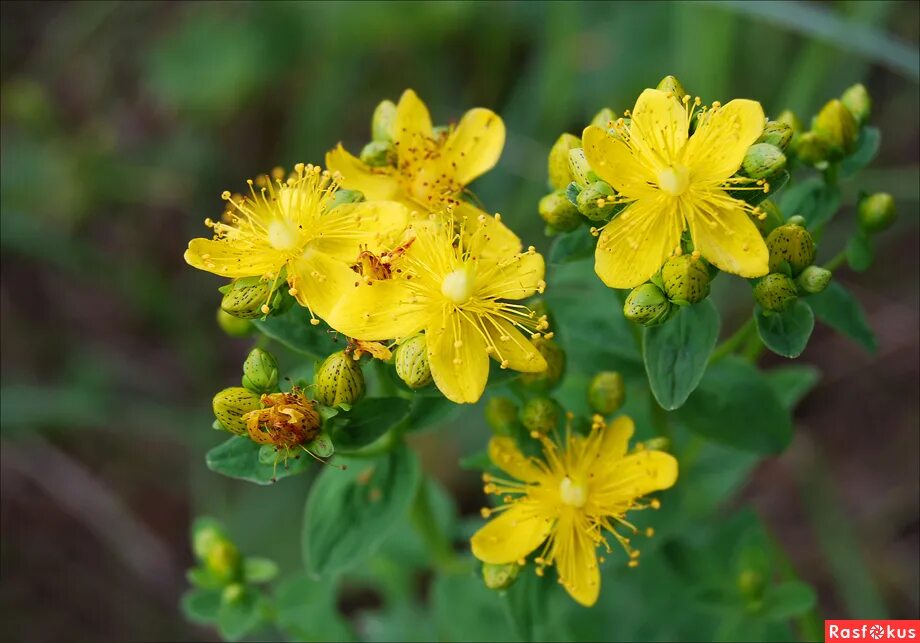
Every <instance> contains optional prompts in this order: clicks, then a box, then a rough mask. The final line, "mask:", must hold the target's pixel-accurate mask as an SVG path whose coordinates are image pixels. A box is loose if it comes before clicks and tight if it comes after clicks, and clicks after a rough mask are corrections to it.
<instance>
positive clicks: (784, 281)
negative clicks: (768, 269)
mask: <svg viewBox="0 0 920 643" xmlns="http://www.w3.org/2000/svg"><path fill="white" fill-rule="evenodd" d="M798 296H799V295H798V291H797V290H796V287H795V282H794V281H792V278H791V277H789V276H788V275H785V274H783V273H781V272H774V273H770V274H769V275H767V276H766V277H764V278H763V279H761V280H760V281H758V282H757V285H755V286H754V299H755V300H757V303H758V304H760V307H761V308H763V309H764V310H766V311H768V312H771V313H781V312H783V311H784V310H787V309H788V308H789V307H790V306H791V305H792V304H794V303H795V300H796V299H797V298H798Z"/></svg>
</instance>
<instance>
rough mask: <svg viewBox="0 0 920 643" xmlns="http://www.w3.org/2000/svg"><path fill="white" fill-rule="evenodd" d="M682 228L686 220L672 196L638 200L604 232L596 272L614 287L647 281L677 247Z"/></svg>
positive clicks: (597, 256) (599, 243) (595, 261)
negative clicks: (683, 218)
mask: <svg viewBox="0 0 920 643" xmlns="http://www.w3.org/2000/svg"><path fill="white" fill-rule="evenodd" d="M682 230H683V220H682V217H681V216H680V213H679V212H678V209H677V205H676V202H675V200H673V199H672V198H671V197H665V196H653V197H649V198H645V199H641V200H639V201H634V202H633V203H632V204H630V205H629V207H628V208H627V209H626V210H624V211H623V212H622V213H620V215H619V216H617V217H616V218H615V219H613V220H612V221H611V222H610V223H609V224H607V226H606V227H605V228H604V231H603V232H602V233H601V236H600V239H599V240H598V243H597V249H596V250H595V252H594V271H595V272H596V273H597V276H598V277H600V278H601V280H602V281H603V282H604V283H605V284H607V285H608V286H610V287H611V288H634V287H635V286H638V285H640V284H643V283H645V282H646V281H648V279H649V277H651V276H652V275H654V274H655V273H656V272H658V269H659V268H661V265H662V264H663V263H664V261H665V259H667V257H668V255H669V254H670V253H671V251H672V250H674V248H675V247H677V244H678V242H679V241H680V234H681V232H682Z"/></svg>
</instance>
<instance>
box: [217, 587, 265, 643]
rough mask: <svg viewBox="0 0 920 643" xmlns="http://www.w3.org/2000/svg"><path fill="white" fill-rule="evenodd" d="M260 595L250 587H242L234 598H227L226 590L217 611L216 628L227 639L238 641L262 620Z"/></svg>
mask: <svg viewBox="0 0 920 643" xmlns="http://www.w3.org/2000/svg"><path fill="white" fill-rule="evenodd" d="M261 602H262V597H261V596H260V595H259V593H258V592H256V591H255V590H253V589H252V588H249V587H247V588H244V589H243V591H242V593H241V594H240V595H239V596H238V597H236V598H235V599H234V600H227V598H226V592H224V597H223V598H222V600H221V603H220V608H219V609H218V611H217V630H218V631H219V632H220V635H221V637H222V638H224V639H225V640H227V641H239V640H240V639H241V638H243V637H244V636H246V634H247V633H248V632H250V631H252V630H253V629H254V628H255V627H256V626H257V625H259V622H260V621H261V620H262V615H261V610H260V607H261Z"/></svg>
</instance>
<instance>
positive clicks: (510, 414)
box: [486, 395, 518, 436]
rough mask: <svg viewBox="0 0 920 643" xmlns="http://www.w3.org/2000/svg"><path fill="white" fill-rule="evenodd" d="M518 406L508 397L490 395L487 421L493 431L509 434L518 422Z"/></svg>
mask: <svg viewBox="0 0 920 643" xmlns="http://www.w3.org/2000/svg"><path fill="white" fill-rule="evenodd" d="M517 418H518V407H517V405H516V404H515V403H514V402H512V401H511V400H510V399H508V398H507V397H501V396H500V395H498V396H495V397H490V398H489V401H488V402H486V422H487V423H488V425H489V428H490V429H492V433H494V434H495V435H499V436H509V435H511V433H512V432H513V430H514V427H515V425H516V424H517Z"/></svg>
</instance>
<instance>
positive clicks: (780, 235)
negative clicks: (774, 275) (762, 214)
mask: <svg viewBox="0 0 920 643" xmlns="http://www.w3.org/2000/svg"><path fill="white" fill-rule="evenodd" d="M767 249H768V250H769V251H770V272H777V271H778V270H780V269H781V267H782V265H783V262H784V261H788V262H789V267H790V268H791V269H792V275H793V276H795V275H798V274H799V273H800V272H802V271H803V270H805V268H807V267H808V266H810V265H811V264H813V263H814V261H815V242H814V240H813V239H812V238H811V233H810V232H809V231H808V230H806V229H805V228H804V227H802V226H801V225H796V224H794V223H787V224H785V225H781V226H780V227H778V228H777V229H776V230H774V231H773V232H771V233H770V234H769V235H768V236H767Z"/></svg>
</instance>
